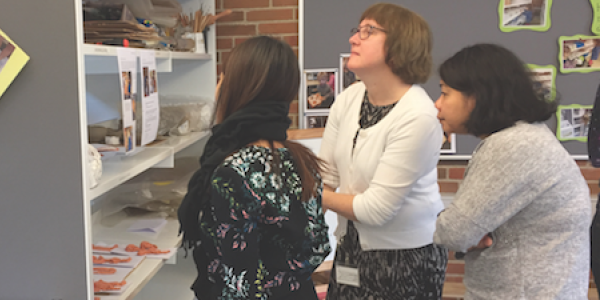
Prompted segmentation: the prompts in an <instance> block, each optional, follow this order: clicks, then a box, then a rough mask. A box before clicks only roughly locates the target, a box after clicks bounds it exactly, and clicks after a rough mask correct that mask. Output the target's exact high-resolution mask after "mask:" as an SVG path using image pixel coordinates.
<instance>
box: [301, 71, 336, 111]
mask: <svg viewBox="0 0 600 300" xmlns="http://www.w3.org/2000/svg"><path fill="white" fill-rule="evenodd" d="M336 73H337V69H319V70H306V71H305V72H304V78H303V82H304V86H305V88H304V92H305V95H304V97H303V98H304V99H303V100H304V101H303V102H304V103H302V105H303V107H304V108H305V109H306V111H307V112H308V111H327V110H328V109H329V108H331V105H332V104H333V101H335V95H336V90H337V88H336V87H337V84H336V81H337V79H336V78H337V76H336Z"/></svg>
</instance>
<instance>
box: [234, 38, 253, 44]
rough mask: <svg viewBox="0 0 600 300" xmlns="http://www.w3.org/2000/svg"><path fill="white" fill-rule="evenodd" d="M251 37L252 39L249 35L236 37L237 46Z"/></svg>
mask: <svg viewBox="0 0 600 300" xmlns="http://www.w3.org/2000/svg"><path fill="white" fill-rule="evenodd" d="M249 39H250V38H249V37H247V38H236V39H235V45H236V46H237V45H239V44H241V43H243V42H245V41H247V40H249Z"/></svg>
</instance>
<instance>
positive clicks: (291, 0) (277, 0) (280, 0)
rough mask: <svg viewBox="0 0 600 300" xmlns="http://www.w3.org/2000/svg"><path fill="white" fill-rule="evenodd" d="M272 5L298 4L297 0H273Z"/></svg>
mask: <svg viewBox="0 0 600 300" xmlns="http://www.w3.org/2000/svg"><path fill="white" fill-rule="evenodd" d="M273 6H296V7H297V6H298V0H273Z"/></svg>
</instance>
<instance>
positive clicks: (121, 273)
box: [94, 266, 133, 282]
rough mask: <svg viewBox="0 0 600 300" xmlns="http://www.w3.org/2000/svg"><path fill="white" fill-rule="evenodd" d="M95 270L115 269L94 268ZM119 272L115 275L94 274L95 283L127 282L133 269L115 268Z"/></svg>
mask: <svg viewBox="0 0 600 300" xmlns="http://www.w3.org/2000/svg"><path fill="white" fill-rule="evenodd" d="M94 268H114V267H107V266H94ZM115 270H117V271H116V272H115V273H114V274H94V281H98V280H104V281H106V282H111V281H123V280H126V278H127V276H128V275H129V273H131V271H133V268H115Z"/></svg>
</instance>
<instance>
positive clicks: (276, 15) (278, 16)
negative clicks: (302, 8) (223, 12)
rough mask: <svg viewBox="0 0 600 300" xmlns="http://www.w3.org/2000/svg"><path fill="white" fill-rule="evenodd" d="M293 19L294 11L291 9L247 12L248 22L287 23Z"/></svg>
mask: <svg viewBox="0 0 600 300" xmlns="http://www.w3.org/2000/svg"><path fill="white" fill-rule="evenodd" d="M293 18H294V10H293V9H291V8H282V9H261V10H252V11H248V12H246V20H247V21H278V20H285V21H287V20H292V19H293Z"/></svg>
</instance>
